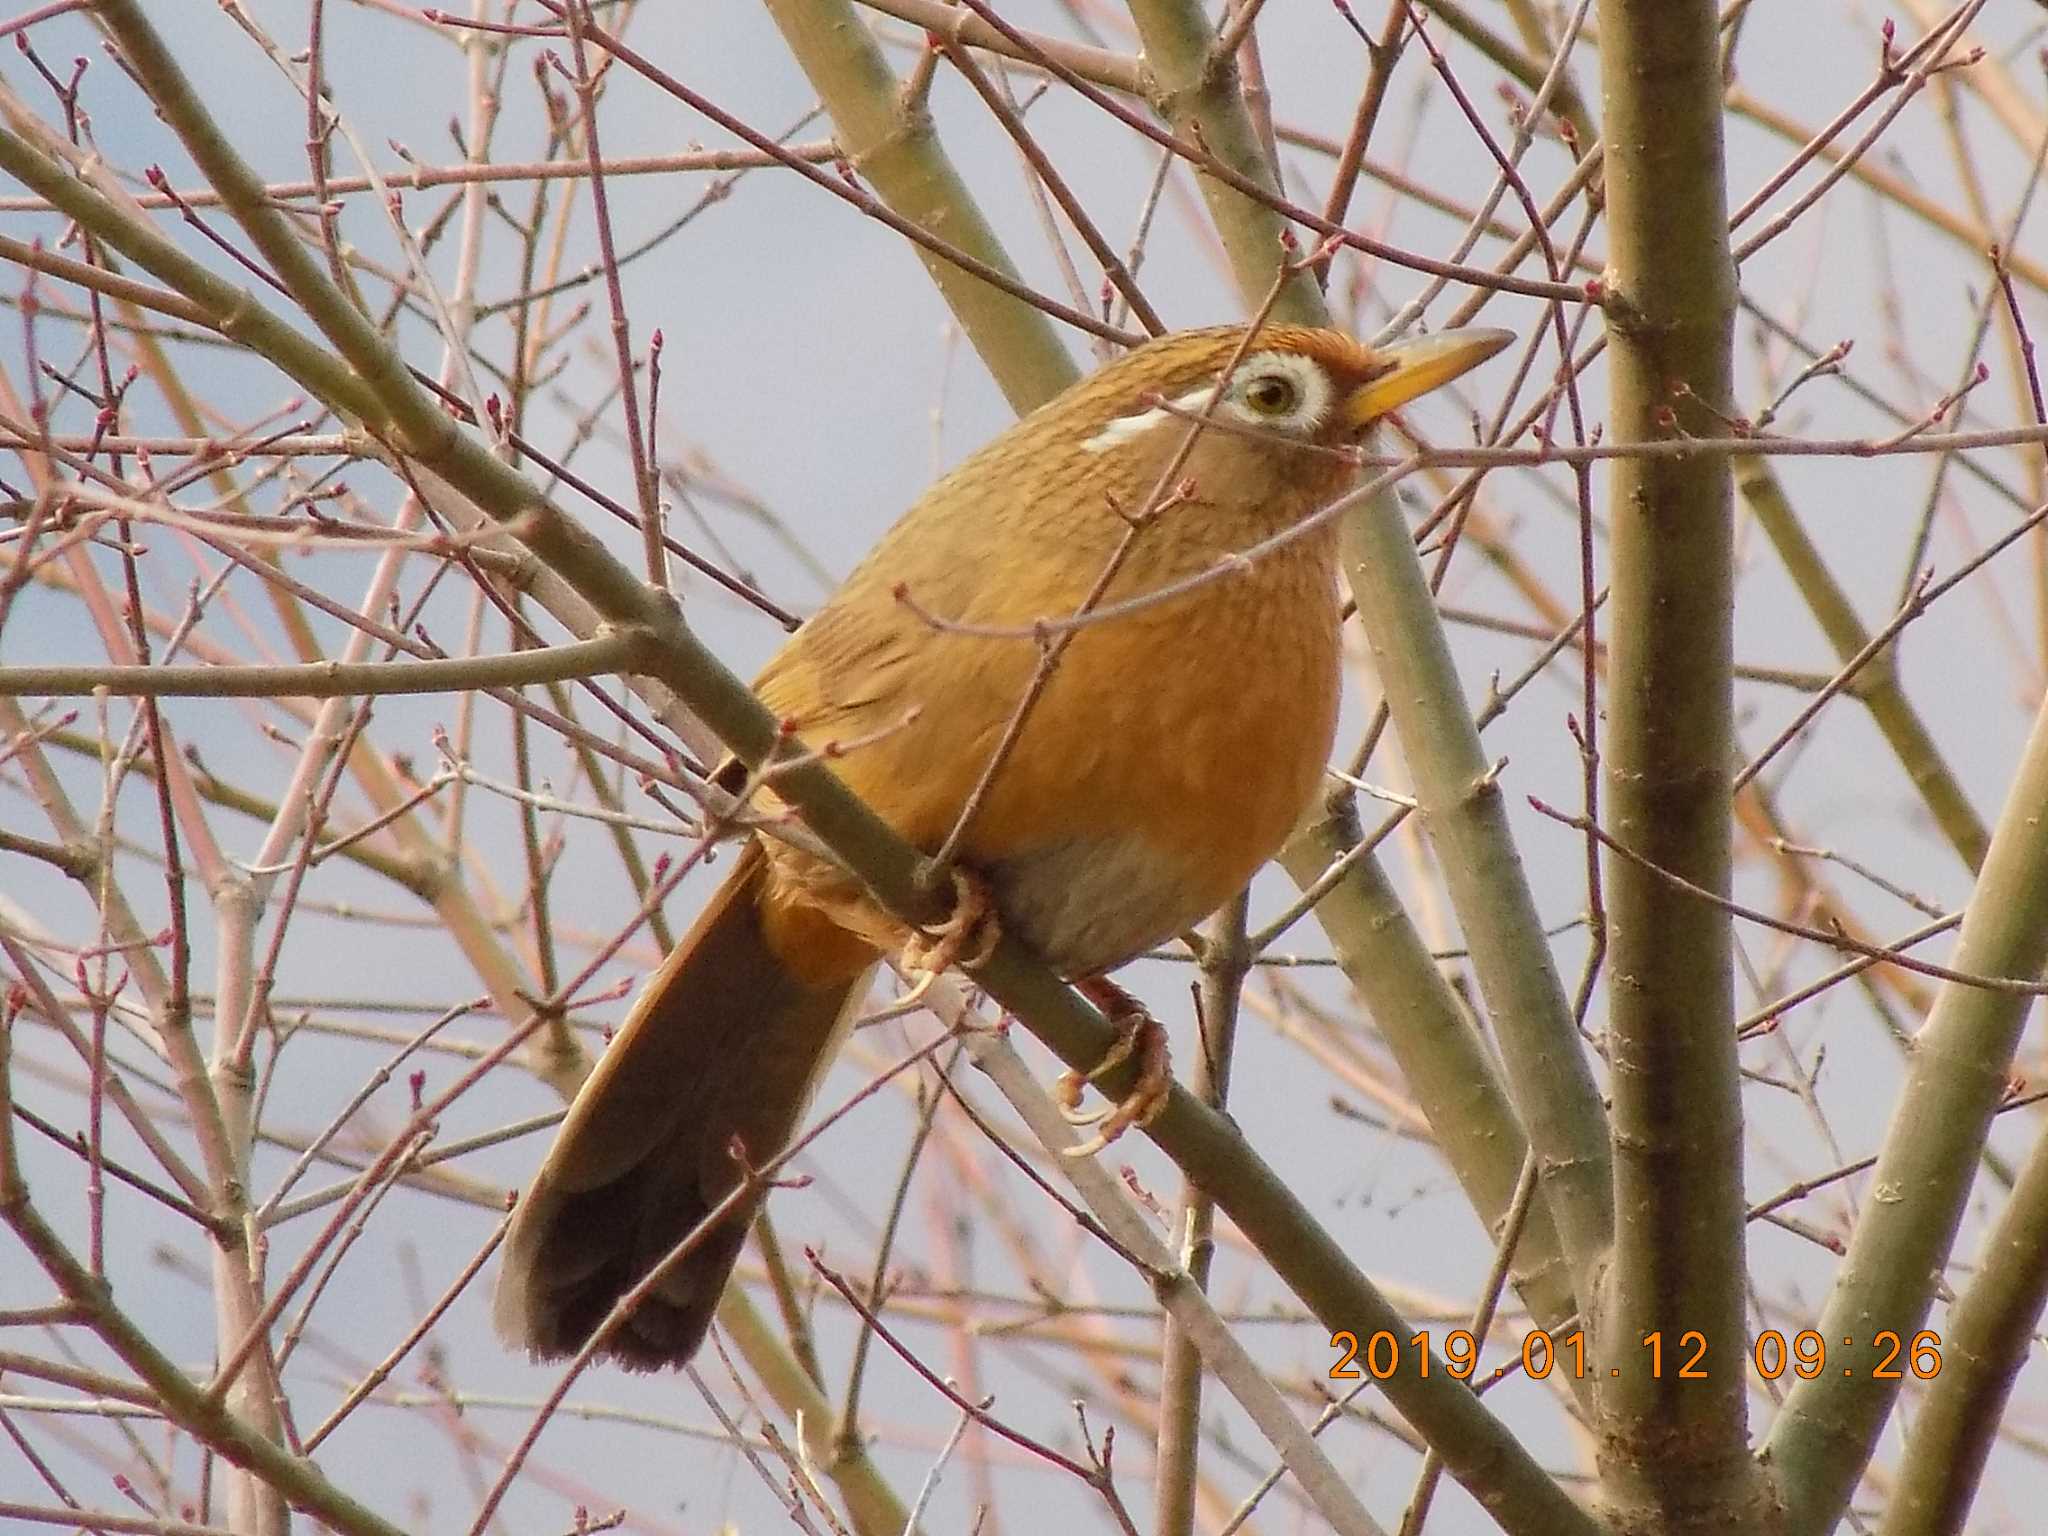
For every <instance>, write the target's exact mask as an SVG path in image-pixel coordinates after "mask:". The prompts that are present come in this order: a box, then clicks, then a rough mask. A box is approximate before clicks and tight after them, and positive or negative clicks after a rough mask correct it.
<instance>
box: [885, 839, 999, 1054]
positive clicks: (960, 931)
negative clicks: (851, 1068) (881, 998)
mask: <svg viewBox="0 0 2048 1536" xmlns="http://www.w3.org/2000/svg"><path fill="white" fill-rule="evenodd" d="M949 873H950V874H951V875H952V877H953V910H952V912H951V913H950V914H949V915H948V916H947V918H946V920H945V921H944V922H942V923H935V924H933V925H932V926H931V927H929V928H913V929H912V930H911V932H910V937H909V938H907V939H905V940H904V941H903V953H902V956H901V957H900V958H899V959H898V960H897V962H896V968H897V969H898V970H900V971H901V972H902V973H903V975H904V977H905V978H906V979H907V980H908V981H909V982H910V990H909V991H907V992H905V993H904V994H903V995H902V996H901V997H899V998H897V999H896V1000H895V1001H894V1002H892V1003H890V1004H888V1005H887V1006H886V1007H884V1008H880V1009H877V1010H876V1011H875V1012H874V1013H871V1014H868V1015H866V1016H865V1022H867V1023H875V1022H877V1021H879V1020H882V1019H894V1018H900V1017H901V1016H902V1015H904V1014H906V1013H914V1012H916V1011H917V1009H918V1008H920V1007H922V1006H923V1004H924V999H925V994H926V993H927V992H929V991H931V989H932V983H933V982H935V981H937V980H938V979H939V976H940V974H941V973H942V972H944V971H945V970H946V969H947V967H949V966H954V965H958V966H961V967H963V968H965V969H967V970H970V971H971V970H973V969H974V968H975V967H976V966H978V965H983V964H985V963H987V961H988V957H989V956H990V955H993V954H994V953H995V952H996V945H997V944H999V943H1000V942H1001V941H1002V937H1003V928H1002V924H1001V923H1000V922H999V921H998V920H997V918H996V907H995V900H994V898H993V897H991V896H990V895H989V890H988V885H987V883H986V882H984V881H983V880H982V879H981V878H980V877H979V876H976V875H973V874H970V873H969V872H968V871H966V870H964V869H953V870H951V871H949Z"/></svg>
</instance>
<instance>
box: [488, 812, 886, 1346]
mask: <svg viewBox="0 0 2048 1536" xmlns="http://www.w3.org/2000/svg"><path fill="white" fill-rule="evenodd" d="M765 875H766V861H765V859H764V857H763V855H762V851H761V849H760V848H759V846H758V845H752V844H750V845H749V846H748V847H747V848H746V850H745V851H744V852H743V853H742V854H741V855H740V857H739V859H738V860H737V861H736V864H735V867H734V869H733V871H732V873H731V874H730V875H728V876H727V877H726V881H725V884H724V885H723V886H721V887H720V888H719V890H718V892H717V894H716V895H714V896H713V897H712V899H711V902H710V904H709V905H708V906H707V907H706V908H705V909H704V912H703V914H702V915H701V916H700V917H699V918H698V919H697V922H696V925H695V926H694V927H693V928H692V929H691V930H690V932H689V934H688V936H687V937H685V938H684V939H683V941H682V942H681V943H680V944H678V945H677V946H676V947H675V950H674V952H673V953H671V954H670V955H669V957H668V959H667V960H666V961H664V962H663V964H662V967H661V969H660V970H659V971H658V972H657V973H656V974H655V976H654V978H653V980H651V981H650V982H649V983H648V984H647V987H646V989H645V990H644V991H643V992H642V993H641V994H640V996H639V998H638V999H637V1000H636V1001H635V1002H634V1004H633V1008H632V1011H631V1012H630V1013H629V1014H628V1015H627V1018H626V1022H625V1024H624V1026H623V1027H622V1028H621V1029H620V1031H619V1033H618V1035H617V1037H616V1038H615V1039H614V1040H613V1041H612V1043H611V1045H610V1047H609V1048H608V1049H607V1050H606V1051H605V1053H604V1056H603V1058H602V1059H601V1060H600V1061H599V1063H598V1066H597V1070H596V1071H595V1072H593V1073H592V1074H591V1076H590V1079H589V1081H588V1082H586V1083H585V1084H584V1085H583V1088H582V1091H581V1092H579V1093H578V1094H577V1095H576V1101H575V1103H574V1104H573V1105H571V1106H570V1109H569V1115H568V1118H567V1120H565V1121H564V1122H563V1125H562V1129H561V1131H560V1133H559V1134H558V1135H557V1137H556V1139H555V1144H554V1147H553V1149H552V1150H551V1151H550V1152H549V1154H548V1158H547V1161H546V1162H545V1163H544V1164H543V1165H542V1166H541V1170H540V1172H539V1174H537V1175H536V1176H535V1178H534V1181H533V1184H532V1187H531V1188H529V1189H528V1190H527V1191H526V1194H525V1195H524V1197H523V1198H522V1199H521V1200H520V1202H519V1208H518V1213H517V1214H516V1215H515V1217H514V1218H513V1222H512V1229H511V1232H510V1233H509V1234H508V1236H507V1238H506V1242H505V1262H504V1268H503V1270H502V1272H501V1273H500V1275H499V1277H498V1287H497V1293H496V1296H495V1298H494V1301H493V1316H494V1319H495V1321H496V1323H497V1327H498V1331H499V1332H500V1333H501V1334H503V1335H504V1336H505V1337H506V1338H507V1339H508V1340H509V1341H510V1342H512V1343H514V1344H519V1345H524V1346H525V1347H526V1348H527V1349H528V1350H530V1351H531V1352H532V1353H534V1354H535V1355H537V1356H541V1357H558V1356H562V1355H568V1354H573V1353H575V1352H576V1351H577V1350H578V1349H580V1348H581V1347H582V1346H583V1344H584V1342H585V1340H587V1339H588V1338H589V1337H590V1335H591V1333H592V1332H593V1331H594V1330H595V1329H596V1328H597V1326H598V1325H599V1324H600V1323H601V1322H602V1321H603V1320H604V1318H605V1316H606V1315H607V1314H608V1313H609V1312H610V1311H611V1309H612V1307H613V1305H614V1304H615V1303H616V1302H617V1301H618V1300H619V1298H620V1297H621V1296H623V1295H624V1294H625V1293H626V1291H628V1290H629V1289H631V1288H632V1287H633V1286H634V1285H635V1284H636V1283H638V1282H639V1281H640V1280H641V1279H642V1278H643V1277H644V1276H645V1275H646V1274H647V1273H648V1271H649V1270H650V1269H652V1268H653V1267H654V1266H655V1265H656V1264H657V1263H658V1262H659V1261H660V1260H661V1259H662V1258H663V1257H664V1256H665V1255H666V1254H668V1253H669V1252H670V1250H672V1249H673V1248H674V1247H675V1246H676V1245H677V1244H678V1243H680V1242H681V1241H682V1240H683V1239H684V1238H685V1237H687V1236H690V1235H691V1234H692V1233H694V1232H696V1229H697V1228H698V1227H699V1226H700V1224H702V1223H703V1221H704V1219H705V1217H706V1216H707V1215H708V1214H709V1213H710V1212H711V1210H712V1209H713V1208H714V1207H716V1206H717V1205H718V1203H719V1202H720V1201H721V1200H723V1199H725V1198H726V1196H727V1195H729V1194H730V1193H731V1192H732V1191H733V1190H734V1189H735V1188H736V1187H738V1185H739V1183H740V1182H741V1171H740V1167H739V1165H738V1164H737V1163H736V1162H735V1161H734V1159H733V1152H732V1148H733V1143H734V1141H735V1139H737V1140H738V1142H739V1143H740V1144H741V1145H742V1146H744V1148H745V1150H746V1157H747V1161H748V1162H749V1163H751V1164H753V1165H754V1166H755V1167H759V1166H761V1165H762V1164H764V1163H766V1162H767V1161H768V1160H769V1159H770V1158H772V1157H773V1156H775V1154H777V1153H778V1152H780V1151H781V1150H782V1149H783V1147H784V1146H785V1145H786V1144H787V1143H788V1141H789V1139H790V1137H791V1135H792V1134H793V1133H794V1131H795V1129H796V1125H797V1121H798V1120H799V1119H800V1118H801V1116H802V1115H803V1112H804V1109H805V1107H806V1105H807V1104H808V1103H809V1101H810V1098H811V1095H812V1093H813V1092H814V1091H815V1089H816V1087H817V1084H818V1081H819V1080H820V1079H821V1078H822V1077H823V1076H824V1071H825V1068H826V1067H827V1066H828V1065H829V1064H830V1062H831V1059H832V1056H833V1054H834V1053H835V1051H836V1049H837V1046H838V1043H839V1040H840V1037H841V1035H842V1033H843V1031H844V1029H845V1027H846V1025H847V1024H848V1022H849V1021H850V1019H851V1016H852V1013H853V1005H854V1003H855V1002H856V1001H857V1000H858V998H859V997H860V996H861V995H862V994H864V993H865V991H866V987H865V981H866V978H867V976H868V974H869V971H870V968H871V962H872V956H868V957H867V958H866V960H865V961H863V960H861V959H860V958H858V956H859V954H860V953H861V952H858V951H855V952H853V953H854V954H855V956H856V958H855V959H854V961H853V970H852V973H851V974H841V973H845V972H846V971H847V966H846V965H845V964H836V965H833V966H831V967H829V968H828V969H829V971H830V972H831V974H828V975H827V976H825V977H823V978H816V977H814V978H810V979H804V978H800V977H799V976H798V974H796V972H795V971H794V970H793V969H792V967H791V966H790V964H789V963H788V962H787V960H785V958H784V955H783V952H780V951H778V949H777V947H776V943H775V937H776V936H775V935H772V934H771V933H770V931H769V928H768V926H767V921H766V916H765V909H764V903H763V901H762V894H763V890H764V886H765ZM840 937H841V938H843V937H844V935H841V936H840ZM783 942H784V943H787V942H788V941H787V939H786V938H785V939H784V940H783ZM835 947H836V948H838V949H840V950H844V949H845V946H844V945H843V944H841V945H838V946H835ZM758 1203H759V1202H758V1199H754V1200H748V1201H746V1202H744V1203H742V1204H741V1205H740V1206H739V1207H738V1208H736V1209H735V1210H733V1211H732V1212H730V1213H728V1214H726V1215H724V1216H722V1217H720V1218H719V1220H718V1221H717V1222H716V1223H715V1224H714V1225H712V1226H711V1227H710V1228H709V1229H707V1230H705V1231H703V1232H701V1233H697V1235H696V1238H695V1243H694V1246H693V1247H692V1248H691V1250H690V1252H689V1253H688V1254H687V1255H686V1256H684V1257H683V1258H682V1259H680V1260H679V1261H678V1262H677V1263H676V1264H674V1265H673V1266H671V1268H670V1270H669V1272H668V1273H667V1275H666V1276H665V1277H664V1278H663V1280H662V1282H661V1284H660V1285H659V1286H658V1287H657V1288H656V1289H655V1290H654V1291H652V1292H650V1293H649V1295H648V1296H647V1298H646V1299H645V1300H644V1301H643V1302H642V1303H641V1304H640V1306H639V1307H638V1308H637V1309H636V1310H635V1311H634V1312H633V1313H632V1314H631V1315H630V1316H629V1317H627V1318H626V1319H625V1320H624V1321H623V1322H622V1323H621V1324H620V1325H619V1327H617V1328H616V1329H614V1330H613V1332H612V1333H611V1335H610V1337H609V1338H607V1339H606V1341H605V1342H604V1344H603V1346H602V1348H601V1349H600V1351H599V1353H600V1355H609V1356H611V1357H612V1358H614V1359H616V1360H618V1361H619V1362H620V1363H621V1364H623V1365H626V1366H628V1367H630V1368H633V1369H639V1370H653V1369H656V1368H658V1367H661V1366H665V1365H680V1364H682V1363H683V1362H684V1361H686V1360H688V1359H689V1357H690V1356H691V1354H693V1353H694V1352H695V1350H696V1348H697V1346H698V1345H699V1344H700V1343H702V1342H703V1338H704V1334H705V1331H706V1330H707V1329H708V1328H709V1327H710V1326H711V1316H712V1312H713V1310H714V1309H715V1308H716V1307H717V1305H718V1298H719V1295H720V1293H721V1292H722V1291H723V1290H724V1289H725V1282H726V1279H727V1277H728V1276H729V1275H730V1274H731V1273H732V1267H733V1264H734V1262H735V1261H736V1260H737V1259H738V1257H739V1251H740V1247H741V1245H742V1244H743V1243H744V1242H745V1240H746V1235H747V1228H748V1226H749V1224H750V1223H751V1221H752V1218H753V1214H754V1209H755V1207H756V1205H758Z"/></svg>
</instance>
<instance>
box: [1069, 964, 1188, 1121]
mask: <svg viewBox="0 0 2048 1536" xmlns="http://www.w3.org/2000/svg"><path fill="white" fill-rule="evenodd" d="M1075 987H1076V988H1077V990H1079V992H1080V993H1081V995H1082V996H1083V997H1085V998H1087V999H1088V1001H1089V1002H1091V1003H1093V1004H1094V1005H1095V1006H1096V1007H1097V1008H1100V1009H1101V1010H1102V1011H1103V1013H1104V1014H1105V1015H1107V1016H1108V1019H1109V1022H1110V1023H1112V1024H1114V1025H1115V1026H1116V1043H1115V1044H1114V1045H1112V1046H1110V1048H1109V1050H1108V1051H1107V1052H1106V1053H1104V1055H1103V1058H1102V1060H1100V1061H1098V1062H1097V1063H1096V1064H1095V1067H1094V1069H1093V1070H1092V1071H1089V1072H1071V1071H1070V1072H1063V1073H1061V1074H1060V1079H1059V1082H1058V1083H1057V1084H1056V1085H1055V1087H1054V1089H1053V1094H1054V1097H1056V1098H1057V1099H1058V1100H1059V1104H1060V1110H1061V1112H1062V1113H1063V1114H1064V1115H1065V1116H1066V1118H1067V1123H1068V1124H1069V1125H1093V1126H1095V1127H1096V1131H1095V1134H1094V1135H1092V1136H1090V1137H1089V1138H1088V1139H1087V1140H1086V1141H1083V1142H1078V1143H1076V1144H1075V1145H1074V1146H1071V1147H1068V1148H1067V1149H1066V1155H1067V1156H1068V1157H1093V1156H1094V1155H1095V1154H1096V1153H1097V1152H1100V1151H1101V1150H1102V1149H1103V1148H1104V1147H1106V1146H1108V1145H1109V1144H1110V1143H1111V1142H1112V1141H1115V1140H1116V1139H1117V1137H1119V1136H1121V1135H1123V1133H1124V1132H1125V1131H1127V1130H1129V1129H1130V1128H1131V1127H1132V1126H1134V1125H1135V1126H1147V1125H1150V1124H1151V1123H1152V1122H1153V1121H1154V1120H1156V1119H1157V1118H1158V1117H1159V1112H1160V1111H1161V1110H1162V1109H1164V1108H1166V1102H1167V1100H1168V1099H1169V1098H1170V1097H1171V1096H1172V1094H1173V1058H1172V1056H1171V1055H1170V1054H1169V1053H1168V1051H1167V1041H1166V1030H1165V1028H1164V1027H1163V1026H1162V1025H1161V1024H1160V1022H1159V1021H1158V1020H1157V1019H1155V1018H1153V1017H1152V1015H1151V1014H1150V1013H1149V1012H1147V1011H1146V1009H1145V1005H1144V1004H1143V1003H1141V1002H1139V1001H1138V1000H1137V999H1136V998H1135V997H1133V996H1131V994H1130V993H1128V992H1126V991H1125V990H1124V989H1123V988H1122V987H1120V986H1118V985H1117V984H1116V983H1115V982H1113V981H1111V980H1109V979H1108V978H1107V977H1103V976H1091V977H1089V978H1087V979H1086V980H1084V981H1079V982H1076V983H1075ZM1133 1057H1136V1058H1137V1062H1138V1079H1137V1081H1136V1082H1134V1083H1133V1084H1131V1091H1130V1092H1129V1093H1127V1094H1125V1095H1124V1096H1123V1098H1122V1099H1120V1100H1119V1101H1118V1102H1116V1103H1114V1104H1112V1105H1110V1106H1109V1107H1108V1108H1106V1109H1096V1110H1087V1111H1084V1110H1082V1108H1081V1089H1082V1088H1083V1086H1085V1085H1086V1084H1088V1083H1091V1082H1095V1081H1097V1080H1098V1079H1100V1078H1101V1077H1102V1076H1103V1075H1104V1074H1105V1073H1109V1072H1113V1071H1115V1070H1116V1068H1117V1067H1119V1066H1121V1065H1122V1064H1123V1063H1124V1062H1126V1061H1129V1060H1130V1059H1132V1058H1133Z"/></svg>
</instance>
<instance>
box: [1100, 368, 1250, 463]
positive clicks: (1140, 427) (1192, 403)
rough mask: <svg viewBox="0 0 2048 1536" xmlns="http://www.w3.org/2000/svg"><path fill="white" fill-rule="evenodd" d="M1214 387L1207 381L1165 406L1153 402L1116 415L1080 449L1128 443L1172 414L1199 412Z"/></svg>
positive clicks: (1102, 449) (1103, 448)
mask: <svg viewBox="0 0 2048 1536" xmlns="http://www.w3.org/2000/svg"><path fill="white" fill-rule="evenodd" d="M1215 389H1216V385H1215V384H1214V382H1211V383H1208V384H1204V385H1203V386H1202V387H1201V388H1200V389H1191V390H1189V391H1188V392H1187V393H1186V394H1184V395H1182V396H1181V397H1180V398H1179V399H1178V400H1171V401H1168V402H1167V403H1166V404H1165V405H1155V406H1153V407H1152V409H1151V410H1149V411H1141V412H1139V413H1138V414H1137V415H1136V416H1119V417H1117V418H1116V419H1115V420H1114V421H1111V422H1110V423H1109V424H1108V425H1107V426H1105V427H1104V428H1103V429H1102V430H1101V431H1100V432H1098V433H1096V434H1095V435H1094V436H1093V437H1091V438H1089V439H1088V441H1087V442H1085V443H1083V444H1082V445H1081V451H1082V452H1083V453H1107V452H1108V451H1109V450H1110V449H1112V448H1114V447H1116V446H1117V445H1118V444H1119V443H1128V442H1129V441H1130V440H1131V439H1132V438H1134V437H1141V436H1143V435H1144V434H1145V433H1147V432H1150V431H1151V430H1152V429H1153V428H1154V427H1156V426H1158V425H1159V424H1160V423H1161V422H1165V421H1172V420H1174V419H1175V418H1176V417H1179V418H1180V419H1181V420H1186V419H1187V417H1188V415H1189V414H1190V413H1199V412H1200V411H1201V409H1202V407H1203V406H1205V405H1207V404H1208V403H1209V396H1210V395H1211V394H1212V393H1214V391H1215Z"/></svg>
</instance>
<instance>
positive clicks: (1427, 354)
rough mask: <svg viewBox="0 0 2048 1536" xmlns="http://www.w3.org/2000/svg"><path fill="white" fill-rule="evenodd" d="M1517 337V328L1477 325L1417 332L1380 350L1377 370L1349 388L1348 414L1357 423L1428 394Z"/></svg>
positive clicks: (1375, 419)
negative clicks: (1351, 389)
mask: <svg viewBox="0 0 2048 1536" xmlns="http://www.w3.org/2000/svg"><path fill="white" fill-rule="evenodd" d="M1514 339H1515V333H1514V332H1513V331H1499V330H1493V329H1491V328H1489V327H1481V326H1474V327H1472V328H1470V329H1468V330H1462V331H1438V332H1437V333H1436V334H1435V335H1434V336H1417V337H1415V338H1414V339H1412V340H1409V341H1399V342H1396V343H1394V345H1392V346H1391V347H1382V348H1380V349H1379V351H1378V361H1379V364H1380V370H1379V372H1377V373H1375V374H1374V375H1373V377H1372V378H1371V379H1370V380H1368V381H1367V382H1366V383H1364V384H1361V385H1359V386H1358V388H1356V389H1354V390H1353V391H1352V392H1351V395H1350V398H1349V399H1347V400H1346V401H1345V402H1344V414H1345V417H1346V418H1347V419H1348V420H1349V421H1350V423H1351V425H1352V426H1354V427H1362V426H1364V425H1365V424H1366V423H1367V422H1370V421H1377V420H1378V419H1379V418H1380V417H1382V416H1384V415H1386V414H1387V412H1389V411H1391V410H1394V409H1396V408H1397V407H1399V406H1403V405H1406V404H1407V403H1408V402H1409V401H1410V400H1413V399H1414V398H1415V397H1416V396H1417V395H1422V394H1427V393H1428V392H1429V391H1430V390H1432V389H1435V388H1436V387H1437V385H1439V384H1448V383H1449V382H1450V381H1451V380H1452V379H1455V378H1456V377H1457V376H1458V375H1459V374H1461V373H1466V372H1469V371H1470V370H1471V369H1474V368H1477V367H1478V366H1479V365H1480V364H1481V363H1483V362H1485V361H1486V360H1487V359H1488V358H1489V357H1491V356H1493V354H1494V353H1496V352H1498V351H1500V349H1501V348H1502V347H1505V346H1506V345H1507V344H1508V343H1509V342H1511V341H1513V340H1514Z"/></svg>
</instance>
